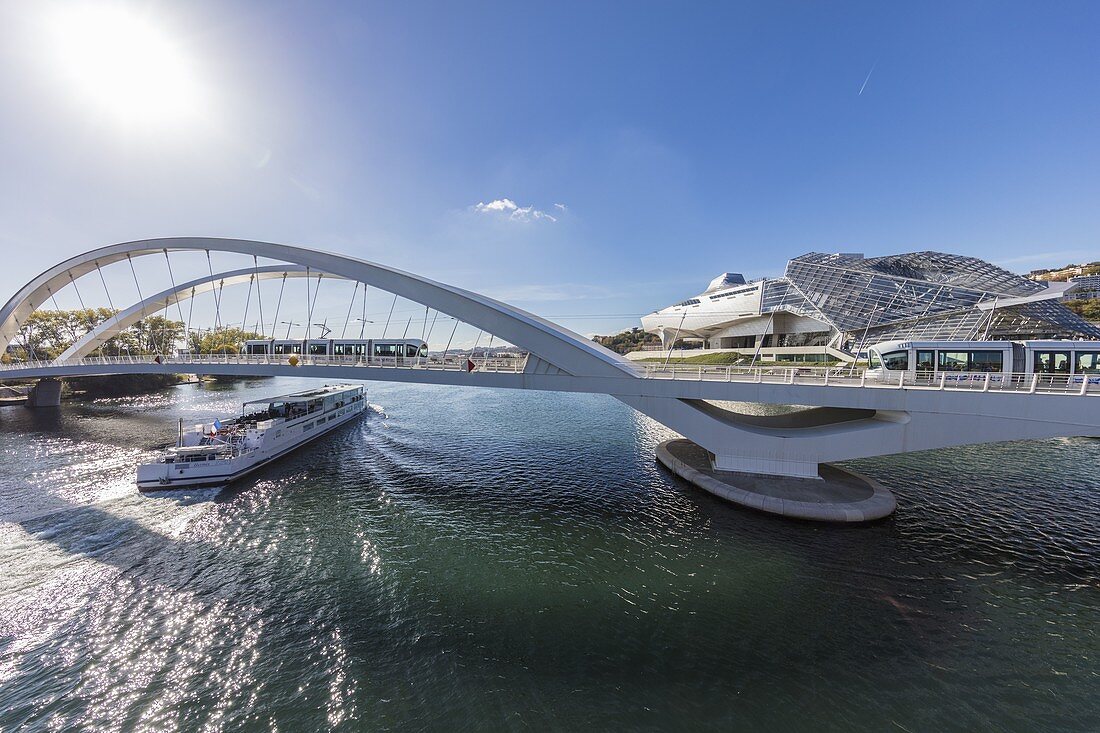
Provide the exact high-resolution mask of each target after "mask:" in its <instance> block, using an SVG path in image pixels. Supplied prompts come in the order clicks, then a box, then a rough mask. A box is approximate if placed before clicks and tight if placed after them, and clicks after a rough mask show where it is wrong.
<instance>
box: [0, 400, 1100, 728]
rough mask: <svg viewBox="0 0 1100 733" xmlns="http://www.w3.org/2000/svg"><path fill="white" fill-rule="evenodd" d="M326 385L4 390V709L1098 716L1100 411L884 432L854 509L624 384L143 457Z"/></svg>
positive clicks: (234, 718) (760, 717) (368, 718)
mask: <svg viewBox="0 0 1100 733" xmlns="http://www.w3.org/2000/svg"><path fill="white" fill-rule="evenodd" d="M311 384H312V383H310V382H308V381H306V380H292V379H277V380H271V379H268V380H254V381H247V382H239V383H235V384H223V385H217V384H215V385H210V384H207V385H195V384H190V385H181V386H178V387H174V388H170V389H166V390H163V391H161V392H157V393H154V394H150V395H143V396H137V397H125V398H112V399H99V400H90V401H85V402H74V403H68V404H66V405H64V406H63V407H62V408H60V409H59V410H39V411H32V410H26V409H23V408H18V407H16V408H4V409H3V410H0V730H4V731H9V730H16V729H26V730H35V731H37V730H41V731H54V730H95V731H122V730H125V731H131V730H148V731H173V730H179V731H192V730H195V731H197V730H204V731H242V730H243V731H252V730H255V731H261V730H263V731H268V730H273V731H274V730H278V731H312V730H341V731H343V730H402V731H404V730H545V729H561V730H582V729H584V730H609V729H617V730H625V729H633V730H682V729H691V728H694V729H721V730H776V731H780V730H782V731H822V730H835V731H853V730H868V731H888V730H901V731H941V730H960V731H962V730H1019V731H1038V730H1049V731H1086V730H1097V729H1098V728H1100V638H1098V629H1100V539H1098V532H1097V530H1098V528H1100V502H1098V501H1097V498H1098V497H1100V479H1098V473H1097V466H1098V462H1100V441H1096V440H1087V439H1075V440H1052V441H1036V442H1028V443H1008V444H999V445H989V446H980V447H973V448H962V449H953V450H944V451H938V452H933V453H921V454H910V455H906V456H895V457H884V458H879V459H874V460H863V461H853V462H851V464H850V465H851V466H852V467H853V468H855V469H856V470H858V471H860V472H863V473H866V474H868V475H871V476H874V477H875V478H877V479H878V480H880V481H881V482H882V483H883V484H885V485H886V486H887V487H888V488H889V489H891V490H892V491H894V492H895V494H896V495H897V497H898V512H897V514H896V515H895V516H894V517H892V518H890V519H887V520H885V521H883V522H880V523H877V524H874V525H870V526H864V527H833V526H822V525H817V524H810V523H800V522H793V521H788V520H783V519H778V518H773V517H769V516H764V515H761V514H756V513H753V512H750V511H747V510H743V509H739V508H735V507H732V506H729V505H727V504H724V503H723V502H721V501H720V500H718V499H716V498H714V497H711V496H710V495H708V494H705V493H703V492H701V491H698V490H696V489H693V488H691V487H690V486H688V485H686V484H683V483H682V482H680V481H678V480H676V479H674V478H673V477H671V476H670V474H668V473H667V472H666V471H665V470H663V469H662V468H661V467H659V466H658V465H657V464H656V462H655V461H654V458H653V455H654V448H655V446H656V445H657V443H659V442H660V441H661V440H663V439H665V438H666V437H668V435H669V433H668V432H667V431H666V430H665V429H664V428H662V427H661V426H659V425H657V424H655V423H653V422H652V421H650V420H649V419H647V418H645V417H642V416H640V415H638V414H637V413H635V412H633V411H632V410H630V409H629V408H627V407H625V406H624V405H622V404H620V403H618V402H616V401H615V400H613V399H611V398H609V397H604V396H595V395H559V394H549V393H526V392H510V391H503V390H501V391H497V390H475V389H453V388H441V387H410V386H402V385H386V384H369V385H368V398H369V400H370V403H371V410H370V411H369V412H368V414H367V415H366V416H365V417H364V418H362V419H361V420H359V421H357V422H356V423H354V424H352V425H349V426H345V427H342V428H339V429H338V430H337V431H335V432H334V433H332V434H331V435H329V436H326V437H325V438H322V439H321V440H319V441H316V442H314V443H313V444H311V445H309V446H308V447H306V448H303V449H302V450H300V451H298V452H296V453H294V454H292V455H290V456H288V457H286V458H284V459H283V460H281V461H279V462H277V463H275V464H273V465H272V466H269V467H267V468H265V469H264V470H263V471H262V472H261V473H259V474H258V475H256V476H255V477H253V478H249V479H246V480H244V481H243V482H240V483H239V484H238V485H234V486H232V487H230V488H228V489H225V490H223V491H221V492H218V491H204V492H199V493H196V494H193V495H188V496H178V495H157V496H141V495H139V494H138V492H137V491H136V489H135V488H134V486H133V477H134V467H135V465H136V464H137V463H139V462H141V461H143V460H147V459H149V458H151V457H152V456H154V455H155V450H156V448H157V447H158V446H160V445H163V444H165V443H167V442H170V441H172V440H173V439H174V436H175V430H176V421H177V419H178V418H180V417H183V418H184V419H185V420H186V421H189V422H190V421H193V422H199V421H201V420H202V419H204V418H208V417H212V416H215V415H224V414H234V413H235V412H236V411H237V410H238V409H239V406H240V403H241V402H243V401H244V400H246V399H251V398H255V397H262V396H266V395H270V394H277V393H282V392H289V391H294V390H297V389H302V388H305V387H306V386H311Z"/></svg>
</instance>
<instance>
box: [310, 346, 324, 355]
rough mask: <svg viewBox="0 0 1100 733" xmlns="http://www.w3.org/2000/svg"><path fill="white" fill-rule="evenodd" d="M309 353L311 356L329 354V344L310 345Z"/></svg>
mask: <svg viewBox="0 0 1100 733" xmlns="http://www.w3.org/2000/svg"><path fill="white" fill-rule="evenodd" d="M309 353H310V354H327V353H328V344H310V345H309Z"/></svg>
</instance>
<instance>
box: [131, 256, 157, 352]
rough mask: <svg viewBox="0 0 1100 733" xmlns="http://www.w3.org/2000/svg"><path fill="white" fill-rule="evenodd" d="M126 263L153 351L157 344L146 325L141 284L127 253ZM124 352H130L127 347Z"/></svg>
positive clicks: (148, 325)
mask: <svg viewBox="0 0 1100 733" xmlns="http://www.w3.org/2000/svg"><path fill="white" fill-rule="evenodd" d="M126 261H127V262H129V263H130V274H131V275H133V276H134V287H136V288H137V293H138V300H139V302H140V303H141V320H142V321H145V325H146V326H147V327H148V328H149V329H150V330H149V341H150V343H151V344H152V346H153V348H154V349H155V348H156V347H157V344H156V340H155V339H154V338H153V331H152V326H151V325H150V324H149V323H148V315H147V313H146V311H145V296H144V295H142V294H141V283H139V282H138V276H137V271H136V270H134V261H133V259H131V258H130V253H129V252H127V253H126ZM126 350H127V352H129V350H130V349H129V347H127V349H126Z"/></svg>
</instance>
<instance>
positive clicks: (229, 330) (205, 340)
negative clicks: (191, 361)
mask: <svg viewBox="0 0 1100 733" xmlns="http://www.w3.org/2000/svg"><path fill="white" fill-rule="evenodd" d="M262 338H265V336H264V335H263V334H262V333H256V332H255V331H245V330H244V329H241V328H233V327H222V328H218V329H214V330H212V331H192V332H191V334H190V344H189V346H190V347H191V351H192V353H198V354H236V353H239V352H240V350H241V348H242V347H243V346H244V342H245V341H249V340H252V339H262Z"/></svg>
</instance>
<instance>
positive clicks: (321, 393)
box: [137, 384, 367, 491]
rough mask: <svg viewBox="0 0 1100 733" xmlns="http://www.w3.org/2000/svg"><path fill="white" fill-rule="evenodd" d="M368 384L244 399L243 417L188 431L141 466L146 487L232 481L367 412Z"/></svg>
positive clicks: (139, 482) (142, 483)
mask: <svg viewBox="0 0 1100 733" xmlns="http://www.w3.org/2000/svg"><path fill="white" fill-rule="evenodd" d="M366 405H367V402H366V400H365V399H364V395H363V388H362V387H360V386H356V385H350V384H339V385H332V386H325V387H322V388H320V389H311V390H307V391H305V392H296V393H295V394H289V395H282V396H279V397H268V398H266V399H261V400H252V401H251V402H246V403H244V407H243V409H242V410H241V416H240V417H236V418H232V419H229V420H226V421H224V422H222V421H221V420H214V421H213V422H210V423H202V424H199V425H195V426H193V427H192V428H190V429H189V430H185V429H184V427H183V422H182V421H181V422H180V431H179V438H178V439H177V441H176V444H175V445H174V446H171V447H169V448H167V449H165V451H164V455H162V456H161V458H160V459H159V460H157V461H156V462H155V463H146V464H143V465H140V466H138V469H137V485H138V488H139V489H142V490H145V491H160V490H163V489H175V488H195V487H200V486H215V485H221V484H225V483H228V482H230V481H233V480H235V479H238V478H241V477H242V476H244V475H246V474H249V473H251V472H252V471H255V470H256V469H257V468H259V467H260V466H263V465H265V464H267V463H270V462H271V461H273V460H275V459H276V458H278V457H280V456H282V455H284V454H286V453H288V452H290V451H292V450H294V449H295V448H297V447H298V446H300V445H302V444H303V443H307V442H309V441H310V440H313V439H314V438H317V437H320V436H321V435H324V434H325V433H327V432H329V431H330V430H332V429H333V428H336V427H339V426H340V425H343V424H344V423H347V422H349V421H350V420H354V419H355V418H356V417H358V416H359V415H361V414H363V410H364V409H366Z"/></svg>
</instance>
